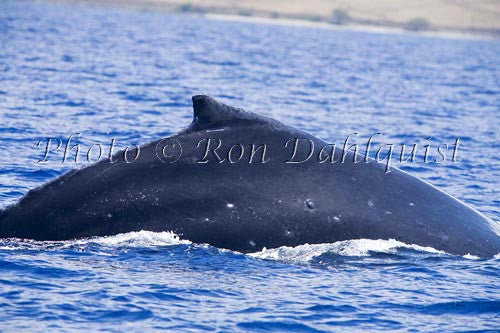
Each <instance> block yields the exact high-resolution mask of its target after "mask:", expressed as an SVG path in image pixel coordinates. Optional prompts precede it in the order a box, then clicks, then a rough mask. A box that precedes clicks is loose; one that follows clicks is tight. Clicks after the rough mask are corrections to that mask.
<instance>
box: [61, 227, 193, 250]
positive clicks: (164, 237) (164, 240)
mask: <svg viewBox="0 0 500 333" xmlns="http://www.w3.org/2000/svg"><path fill="white" fill-rule="evenodd" d="M86 243H97V244H99V245H105V246H130V247H147V246H168V245H179V244H191V242H190V241H188V240H184V239H180V238H179V236H178V235H176V234H175V233H173V232H171V231H162V232H153V231H145V230H141V231H132V232H127V233H123V234H117V235H114V236H105V237H96V238H89V239H82V240H77V241H69V242H68V245H74V244H86Z"/></svg>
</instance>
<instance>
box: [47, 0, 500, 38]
mask: <svg viewBox="0 0 500 333" xmlns="http://www.w3.org/2000/svg"><path fill="white" fill-rule="evenodd" d="M38 1H41V2H50V3H62V4H76V5H82V6H99V7H101V6H105V7H113V8H129V9H138V10H148V11H164V12H169V13H177V14H189V15H200V16H202V17H206V18H208V19H213V20H224V21H235V22H247V23H257V24H274V25H286V26H303V27H313V28H320V29H330V30H346V31H363V32H372V33H391V34H414V35H419V36H429V37H442V38H452V39H480V40H482V39H486V40H499V39H500V29H479V28H474V29H472V28H456V29H453V28H440V27H436V26H434V25H431V24H430V23H429V22H427V21H426V20H425V19H415V20H412V21H410V23H406V24H403V23H394V22H391V21H387V20H386V21H376V20H373V19H371V20H361V19H354V18H350V20H349V21H348V22H342V17H343V16H342V15H348V14H347V12H346V13H344V12H342V11H339V13H340V14H338V15H337V16H339V17H337V20H338V22H337V23H332V21H331V19H330V20H329V19H326V18H325V17H323V16H322V17H315V16H311V15H286V14H282V13H277V12H266V11H262V10H260V11H259V10H245V9H242V8H239V7H237V6H235V5H233V6H229V5H227V6H226V7H224V6H210V5H202V4H204V3H205V2H202V1H201V0H191V1H183V0H38ZM213 1H217V0H213ZM219 2H223V0H222V1H221V0H219ZM334 12H335V11H334ZM345 19H346V20H347V18H345Z"/></svg>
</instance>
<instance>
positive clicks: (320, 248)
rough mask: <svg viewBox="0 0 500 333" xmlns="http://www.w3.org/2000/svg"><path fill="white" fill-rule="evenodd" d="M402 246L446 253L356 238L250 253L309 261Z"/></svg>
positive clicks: (272, 258) (258, 256)
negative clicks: (334, 255)
mask: <svg viewBox="0 0 500 333" xmlns="http://www.w3.org/2000/svg"><path fill="white" fill-rule="evenodd" d="M400 248H407V249H413V250H416V251H421V252H429V253H434V254H446V253H445V252H443V251H439V250H436V249H434V248H432V247H425V246H420V245H409V244H406V243H403V242H400V241H397V240H395V239H389V240H383V239H377V240H374V239H354V240H346V241H340V242H335V243H325V244H304V245H299V246H296V247H288V246H282V247H279V248H276V249H263V250H262V251H260V252H255V253H251V254H249V255H250V256H252V257H255V258H260V259H271V260H283V261H293V262H302V263H303V262H308V261H310V260H311V259H313V258H315V257H318V256H320V255H322V254H325V253H332V254H337V255H341V256H368V255H370V252H379V253H396V252H397V250H398V249H400Z"/></svg>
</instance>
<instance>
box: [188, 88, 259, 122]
mask: <svg viewBox="0 0 500 333" xmlns="http://www.w3.org/2000/svg"><path fill="white" fill-rule="evenodd" d="M192 99H193V111H194V119H193V123H192V124H191V127H194V128H196V129H198V128H207V127H213V126H219V125H227V124H228V123H230V124H231V125H241V124H243V123H249V122H252V123H263V122H267V121H269V119H268V118H266V117H263V116H260V115H257V114H255V113H253V112H248V111H245V110H243V109H240V108H235V107H232V106H229V105H226V104H224V103H221V102H219V101H217V100H215V99H214V98H212V97H210V96H206V95H195V96H193V97H192Z"/></svg>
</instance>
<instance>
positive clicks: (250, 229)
mask: <svg viewBox="0 0 500 333" xmlns="http://www.w3.org/2000/svg"><path fill="white" fill-rule="evenodd" d="M193 108H194V120H193V122H192V123H191V125H190V126H189V127H188V128H187V129H185V130H183V131H181V132H179V133H177V134H176V135H173V136H171V137H169V138H168V140H173V139H175V140H177V142H179V143H180V144H181V146H182V156H181V157H180V158H179V160H178V161H176V162H175V163H168V162H167V163H165V162H163V161H161V160H160V159H159V158H158V157H157V154H156V152H157V143H158V142H159V141H155V142H151V143H149V144H146V145H144V146H142V147H141V153H140V156H139V158H138V159H137V160H136V161H135V162H133V163H126V162H125V161H124V159H123V155H122V154H120V153H118V154H116V155H115V157H114V159H115V160H116V161H115V163H110V161H109V160H102V161H100V162H98V163H96V164H94V165H91V166H89V167H86V168H83V169H80V170H73V171H70V172H68V173H66V174H65V175H63V176H61V177H59V178H57V179H55V180H54V181H52V182H50V183H48V184H46V185H44V186H42V187H40V188H37V189H34V190H31V191H30V192H28V193H27V194H26V195H25V196H24V197H23V198H22V199H21V200H20V201H19V202H18V203H17V204H15V205H12V206H10V207H7V208H6V209H5V210H4V211H2V212H1V213H0V214H1V215H0V237H1V238H14V237H15V238H27V239H35V240H67V239H76V238H83V237H91V236H105V235H114V234H118V233H123V232H130V231H138V230H150V231H173V232H175V233H176V234H178V235H179V236H180V237H181V238H184V239H189V240H190V241H193V242H196V243H208V244H210V245H213V246H216V247H220V248H225V249H230V250H235V251H239V252H244V253H246V252H255V251H259V250H261V249H262V248H263V247H266V248H276V247H280V246H296V245H300V244H305V243H309V244H315V243H332V242H336V241H342V240H348V239H361V238H366V239H396V240H398V241H401V242H404V243H408V244H417V245H421V246H430V247H433V248H435V249H438V250H443V251H446V252H448V253H452V254H457V255H466V254H471V255H476V256H480V257H492V256H494V255H496V254H497V253H500V236H499V235H500V232H499V227H498V224H497V223H496V222H493V221H491V220H489V219H488V218H486V217H484V216H483V215H481V214H480V213H478V212H477V211H476V210H474V209H472V208H470V207H468V206H466V205H465V204H463V203H462V202H460V201H459V200H457V199H455V198H453V197H451V196H449V195H447V194H446V193H444V192H442V191H440V190H438V189H436V188H435V187H433V186H432V185H429V184H428V183H426V182H424V181H422V180H420V179H418V178H416V177H414V176H411V175H410V174H407V173H405V172H403V171H400V170H398V169H395V168H393V169H392V172H390V173H386V172H385V165H382V164H379V163H375V162H372V163H353V161H352V155H350V154H349V155H348V157H347V158H346V160H345V162H344V163H339V162H337V163H319V162H318V161H317V159H316V158H315V157H313V158H311V159H309V160H308V161H307V162H304V163H297V164H287V163H285V161H287V160H289V159H290V156H291V148H292V147H291V146H292V143H289V146H287V148H286V149H285V148H284V146H285V143H286V142H287V141H288V140H290V139H293V138H299V139H303V138H306V139H310V140H312V141H313V142H314V143H315V147H317V149H318V150H319V148H320V147H322V146H324V145H325V144H326V143H325V142H324V141H322V140H320V139H318V138H315V137H313V136H311V135H309V134H307V133H305V132H302V131H300V130H297V129H294V128H292V127H289V126H286V125H284V124H282V123H280V122H278V121H275V120H272V119H270V118H267V117H263V116H260V115H257V114H254V113H251V112H247V111H244V110H242V109H236V108H233V107H230V106H227V105H224V104H222V103H219V102H217V101H216V100H214V99H212V98H210V97H208V96H203V95H199V96H194V97H193ZM207 138H211V139H212V140H218V139H220V140H221V143H222V144H221V147H220V148H219V149H218V151H219V152H227V150H228V149H229V148H230V147H231V146H233V145H235V144H242V145H244V146H248V145H250V144H254V145H255V147H258V146H259V145H261V144H265V145H266V149H267V151H266V155H265V157H267V158H269V160H268V161H267V162H266V163H261V161H262V160H261V154H259V153H257V154H256V155H255V158H254V160H253V162H252V163H249V153H248V152H245V154H244V158H243V159H242V160H241V161H240V162H238V163H229V161H227V160H226V161H224V162H222V163H218V160H217V158H216V157H215V156H214V155H213V154H209V156H208V159H207V160H208V163H198V162H199V161H200V160H202V158H203V153H204V149H203V143H205V142H206V141H204V142H203V143H202V144H201V145H200V146H198V147H197V143H198V142H199V141H200V140H203V139H207ZM213 142H215V141H213ZM260 152H261V151H260ZM301 154H302V155H301ZM220 155H221V157H222V158H227V155H225V154H223V153H222V154H220ZM236 155H237V154H236ZM305 155H307V151H305V146H304V145H301V146H300V147H299V149H298V152H297V156H305ZM337 158H339V156H337Z"/></svg>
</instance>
